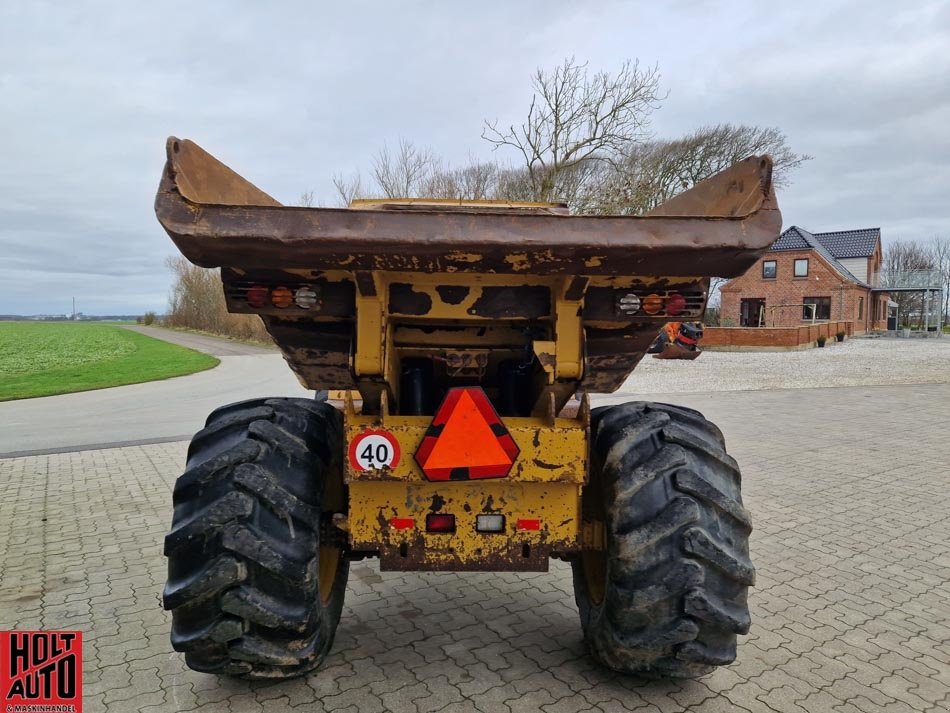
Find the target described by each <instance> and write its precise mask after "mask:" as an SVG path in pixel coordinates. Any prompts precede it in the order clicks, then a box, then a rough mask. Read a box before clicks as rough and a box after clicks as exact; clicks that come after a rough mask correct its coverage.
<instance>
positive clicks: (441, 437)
mask: <svg viewBox="0 0 950 713" xmlns="http://www.w3.org/2000/svg"><path fill="white" fill-rule="evenodd" d="M517 457H518V446H517V445H516V444H515V442H514V439H513V438H512V437H511V434H510V433H509V432H508V429H507V428H505V426H504V424H503V423H502V422H501V419H500V418H499V417H498V414H497V413H496V412H495V409H494V408H492V405H491V403H490V402H489V400H488V397H487V396H486V395H485V392H484V391H482V390H481V389H480V388H472V387H465V388H456V389H451V390H450V391H449V393H448V394H447V395H446V397H445V400H444V401H443V402H442V405H441V406H440V407H439V410H438V411H437V412H436V414H435V417H434V418H433V419H432V423H431V425H430V426H429V430H428V431H426V435H425V437H424V438H423V439H422V443H421V444H420V445H419V449H418V450H417V451H416V462H417V463H418V464H419V467H420V468H422V471H423V473H425V475H426V477H427V478H428V479H429V480H469V479H474V478H503V477H505V476H506V475H508V471H510V470H511V466H512V464H513V463H514V461H515V458H517Z"/></svg>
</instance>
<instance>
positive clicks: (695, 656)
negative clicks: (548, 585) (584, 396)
mask: <svg viewBox="0 0 950 713" xmlns="http://www.w3.org/2000/svg"><path fill="white" fill-rule="evenodd" d="M591 433H592V438H591V477H590V480H589V484H588V486H587V487H585V490H584V496H583V511H584V520H585V521H586V522H588V523H595V525H597V524H600V525H602V527H596V526H595V527H594V528H589V531H590V532H592V533H595V536H594V537H592V538H591V541H592V543H594V544H591V543H589V544H588V545H587V546H586V548H585V549H584V551H583V552H582V554H581V556H580V557H579V558H578V559H577V560H575V561H574V563H573V569H574V592H575V597H576V599H577V605H578V609H579V610H580V615H581V623H582V626H583V628H584V636H585V639H586V641H587V645H588V648H589V650H590V652H591V654H592V656H593V657H594V658H595V659H597V660H598V661H600V662H601V663H602V664H604V665H605V666H607V667H609V668H611V669H614V670H616V671H621V672H624V673H634V674H639V675H642V676H648V677H664V676H670V677H692V676H701V675H704V674H706V673H708V672H710V671H711V670H712V669H713V667H715V666H720V665H723V664H728V663H731V662H733V661H734V660H735V658H736V635H737V634H745V633H747V632H748V630H749V609H748V604H747V599H746V597H747V592H748V588H749V587H750V586H751V585H752V584H753V583H754V580H755V570H754V569H753V567H752V563H751V561H750V560H749V533H750V532H751V530H752V523H751V520H750V518H749V515H748V513H747V512H746V511H745V509H743V507H742V497H741V495H740V475H739V468H738V465H737V464H736V462H735V460H734V459H733V458H731V457H730V456H728V455H727V454H726V452H725V443H724V440H723V437H722V433H721V432H720V431H719V429H718V428H716V427H715V426H714V425H713V424H712V423H710V422H709V421H707V420H706V419H705V418H703V415H702V414H701V413H699V412H698V411H693V410H692V409H686V408H681V407H677V406H670V405H667V404H655V403H647V402H632V403H626V404H621V405H618V406H609V407H604V408H600V409H596V410H595V411H594V412H593V413H592V423H591ZM596 533H600V534H599V537H598V536H597V535H596Z"/></svg>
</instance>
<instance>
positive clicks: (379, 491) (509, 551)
mask: <svg viewBox="0 0 950 713" xmlns="http://www.w3.org/2000/svg"><path fill="white" fill-rule="evenodd" d="M580 487H581V486H580V485H579V484H575V483H531V482H511V481H510V479H507V478H505V479H498V480H491V481H484V480H483V481H463V482H442V483H413V482H410V483H399V482H392V481H354V482H351V483H350V488H349V492H350V509H351V516H350V518H349V521H348V525H349V534H350V538H351V547H352V548H353V549H354V550H355V551H376V552H379V555H380V559H381V562H380V567H381V568H382V569H399V570H433V571H438V570H457V571H466V570H468V571H506V570H507V571H511V570H515V571H546V569H547V559H548V557H549V555H550V553H551V552H552V551H556V552H558V553H560V554H561V555H562V556H564V555H567V554H570V553H572V552H576V551H577V550H578V548H579V546H580V537H579V522H580V519H579V517H578V507H579V495H580ZM428 514H451V515H454V516H455V522H456V527H455V532H454V533H451V534H448V533H435V532H426V531H425V519H426V515H428ZM480 514H498V515H503V516H504V518H505V526H504V529H503V531H502V532H499V533H480V532H477V531H476V530H475V524H476V518H477V516H478V515H480ZM393 518H400V519H410V520H412V521H413V523H414V524H413V527H411V528H410V529H405V530H402V529H396V528H394V527H393V526H392V519H393ZM521 518H529V519H536V520H539V521H540V522H539V529H538V530H530V531H528V530H519V529H518V528H517V522H518V520H519V519H521Z"/></svg>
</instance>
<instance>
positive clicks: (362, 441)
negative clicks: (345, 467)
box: [349, 430, 399, 471]
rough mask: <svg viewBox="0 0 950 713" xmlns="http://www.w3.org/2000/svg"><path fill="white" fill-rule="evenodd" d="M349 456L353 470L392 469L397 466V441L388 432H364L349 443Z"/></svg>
mask: <svg viewBox="0 0 950 713" xmlns="http://www.w3.org/2000/svg"><path fill="white" fill-rule="evenodd" d="M349 455H350V465H351V466H353V468H354V469H355V470H359V471H364V470H377V469H379V468H390V469H392V468H395V467H396V466H397V465H399V441H397V440H396V437H395V436H394V435H393V434H391V433H390V432H389V431H380V430H366V431H363V432H362V433H361V434H359V435H358V436H356V438H354V439H353V440H352V441H350V449H349Z"/></svg>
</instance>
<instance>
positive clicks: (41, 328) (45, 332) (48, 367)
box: [0, 322, 219, 401]
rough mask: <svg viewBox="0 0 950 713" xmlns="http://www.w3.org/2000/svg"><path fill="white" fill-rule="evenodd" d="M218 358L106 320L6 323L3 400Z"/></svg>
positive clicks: (144, 377) (184, 370)
mask: <svg viewBox="0 0 950 713" xmlns="http://www.w3.org/2000/svg"><path fill="white" fill-rule="evenodd" d="M218 363H219V361H218V360H217V359H216V358H214V357H213V356H209V355H208V354H202V353H201V352H196V351H193V350H191V349H186V348H184V347H180V346H178V345H175V344H169V343H168V342H163V341H160V340H158V339H153V338H152V337H147V336H145V335H144V334H139V333H137V332H133V331H131V330H128V329H122V328H121V327H115V326H110V325H106V324H89V323H79V324H76V323H69V322H47V323H43V322H2V323H0V401H9V400H11V399H26V398H32V397H35V396H52V395H54V394H66V393H71V392H74V391H88V390H90V389H103V388H106V387H109V386H122V385H124V384H138V383H141V382H144V381H155V380H157V379H168V378H171V377H173V376H183V375H184V374H192V373H194V372H196V371H204V370H205V369H210V368H212V367H214V366H217V365H218Z"/></svg>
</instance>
